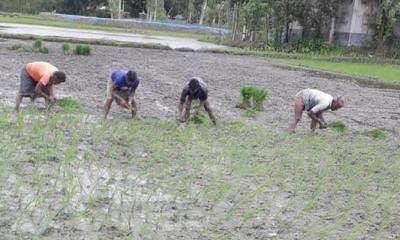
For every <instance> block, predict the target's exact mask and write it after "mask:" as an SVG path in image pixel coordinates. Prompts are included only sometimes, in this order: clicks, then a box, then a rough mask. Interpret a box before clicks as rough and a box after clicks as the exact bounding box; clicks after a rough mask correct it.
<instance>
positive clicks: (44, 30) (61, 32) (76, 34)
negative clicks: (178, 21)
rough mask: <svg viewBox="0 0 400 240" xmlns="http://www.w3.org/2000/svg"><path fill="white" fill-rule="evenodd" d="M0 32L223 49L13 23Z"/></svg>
mask: <svg viewBox="0 0 400 240" xmlns="http://www.w3.org/2000/svg"><path fill="white" fill-rule="evenodd" d="M0 32H3V33H8V34H21V33H23V34H26V35H35V36H56V37H65V38H78V39H100V40H112V41H120V42H136V43H153V44H161V45H165V46H169V47H171V48H190V49H194V50H197V49H201V48H212V49H219V48H224V46H222V45H217V44H213V43H206V42H200V41H197V40H195V39H191V38H179V37H167V36H148V35H143V34H134V33H123V32H107V31H95V30H86V29H71V28H61V27H47V26H39V25H26V24H14V23H0Z"/></svg>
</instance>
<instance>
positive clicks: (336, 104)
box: [331, 96, 344, 111]
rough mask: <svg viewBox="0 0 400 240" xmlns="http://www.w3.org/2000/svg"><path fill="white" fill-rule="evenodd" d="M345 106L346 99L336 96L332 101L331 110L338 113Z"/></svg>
mask: <svg viewBox="0 0 400 240" xmlns="http://www.w3.org/2000/svg"><path fill="white" fill-rule="evenodd" d="M343 106H344V98H343V97H342V96H335V97H334V98H333V100H332V104H331V109H332V111H336V110H338V109H340V108H342V107H343Z"/></svg>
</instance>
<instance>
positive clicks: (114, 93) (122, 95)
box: [104, 70, 140, 118]
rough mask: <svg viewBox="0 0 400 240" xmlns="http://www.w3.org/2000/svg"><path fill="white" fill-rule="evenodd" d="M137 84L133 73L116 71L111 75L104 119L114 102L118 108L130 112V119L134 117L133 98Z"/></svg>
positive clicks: (137, 79)
mask: <svg viewBox="0 0 400 240" xmlns="http://www.w3.org/2000/svg"><path fill="white" fill-rule="evenodd" d="M139 82H140V80H139V78H138V77H137V74H136V72H135V71H127V72H126V71H122V70H117V71H114V72H112V73H111V79H110V81H109V83H108V86H107V97H106V101H105V103H104V118H106V117H107V115H108V112H109V111H110V108H111V104H112V102H113V101H114V100H115V101H116V102H117V104H118V105H119V106H121V107H124V108H128V109H129V110H131V113H132V117H134V116H135V115H136V111H137V108H136V102H135V98H134V96H135V91H136V89H137V87H138V86H139Z"/></svg>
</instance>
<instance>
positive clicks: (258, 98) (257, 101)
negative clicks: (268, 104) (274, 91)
mask: <svg viewBox="0 0 400 240" xmlns="http://www.w3.org/2000/svg"><path fill="white" fill-rule="evenodd" d="M267 95H268V93H267V91H266V90H265V89H262V88H256V87H254V89H253V107H254V109H255V110H257V111H263V110H264V106H263V103H264V101H265V99H266V98H267Z"/></svg>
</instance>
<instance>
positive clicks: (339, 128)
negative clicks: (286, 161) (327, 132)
mask: <svg viewBox="0 0 400 240" xmlns="http://www.w3.org/2000/svg"><path fill="white" fill-rule="evenodd" d="M329 127H331V128H333V129H335V130H336V131H338V132H340V133H344V132H346V130H347V127H346V125H345V124H344V123H343V122H342V121H335V122H333V123H331V124H329Z"/></svg>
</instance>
